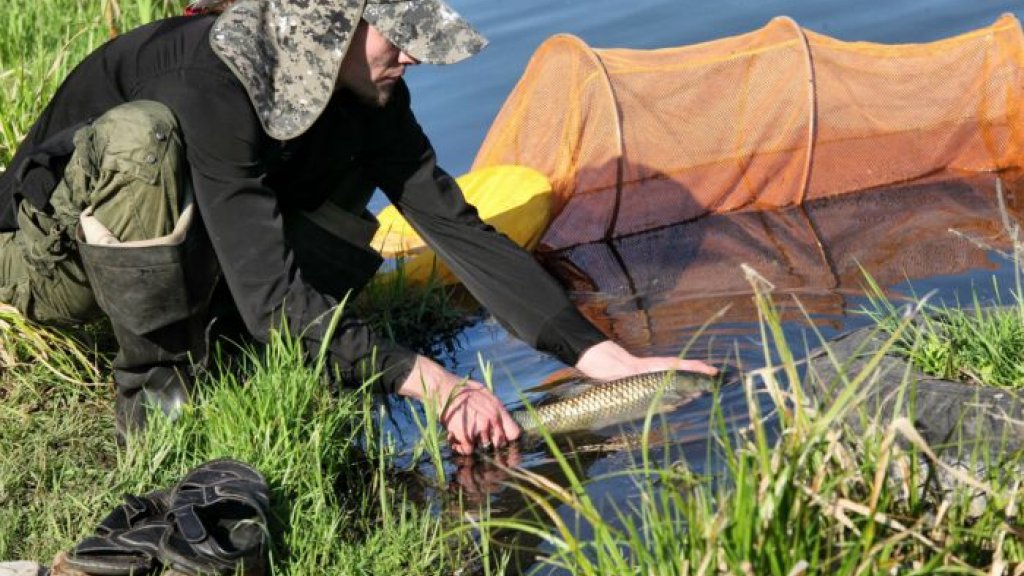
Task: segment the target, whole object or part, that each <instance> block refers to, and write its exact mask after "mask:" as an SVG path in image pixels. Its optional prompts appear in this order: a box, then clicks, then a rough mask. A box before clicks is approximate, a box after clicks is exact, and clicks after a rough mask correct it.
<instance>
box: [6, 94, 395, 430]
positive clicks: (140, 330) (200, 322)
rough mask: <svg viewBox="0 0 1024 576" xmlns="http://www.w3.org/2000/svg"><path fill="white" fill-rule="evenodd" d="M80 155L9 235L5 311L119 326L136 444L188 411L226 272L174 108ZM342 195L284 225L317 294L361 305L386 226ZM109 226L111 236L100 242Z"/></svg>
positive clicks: (104, 137) (141, 107)
mask: <svg viewBox="0 0 1024 576" xmlns="http://www.w3.org/2000/svg"><path fill="white" fill-rule="evenodd" d="M74 143H75V151H74V153H73V154H72V156H71V158H70V160H69V163H68V165H67V168H66V170H65V173H64V175H63V178H62V180H61V181H60V183H59V184H58V186H57V187H56V188H55V190H54V192H53V195H52V196H51V199H50V203H49V205H48V206H47V209H46V210H39V209H37V208H36V207H34V206H33V205H32V204H31V203H30V202H21V204H20V205H19V207H18V225H19V229H18V230H17V231H16V232H9V233H4V234H0V302H5V303H8V304H12V305H14V306H15V307H16V308H17V309H18V310H20V311H21V312H22V313H23V314H24V315H25V316H26V317H28V318H30V319H32V320H35V321H37V322H41V323H46V324H56V325H61V324H75V323H80V322H85V321H89V320H92V319H95V318H97V317H99V316H100V315H101V314H105V315H106V316H108V317H109V318H110V321H111V325H112V327H113V329H114V335H115V337H116V338H117V341H118V344H119V346H120V349H119V351H118V355H117V357H116V358H115V360H114V364H113V368H114V381H115V383H116V385H117V396H116V406H117V408H116V411H117V423H118V435H119V438H121V439H123V438H124V435H125V434H126V433H127V432H129V431H132V430H136V429H140V428H142V427H144V426H145V414H146V407H147V405H149V406H154V407H157V408H159V409H161V410H162V411H163V412H164V413H165V414H168V415H171V416H173V415H175V414H176V413H177V412H178V411H179V409H180V407H181V405H182V404H183V403H184V402H187V401H188V399H189V397H190V394H191V390H192V382H193V374H192V371H193V369H194V368H195V367H196V366H197V365H202V363H203V362H204V361H205V359H206V356H207V347H208V328H209V325H210V322H211V318H210V310H209V307H210V302H211V298H212V294H213V290H214V287H215V286H216V285H217V283H218V281H219V277H220V268H219V265H218V263H217V261H216V258H215V256H214V253H213V249H212V247H211V246H210V243H209V239H208V237H207V235H206V230H205V227H204V226H203V224H202V222H201V220H200V218H199V215H198V213H197V210H196V209H195V206H194V204H193V203H192V201H191V200H192V199H191V182H190V178H189V173H188V166H187V163H186V160H185V155H184V150H183V147H182V143H181V136H180V131H179V129H178V124H177V121H176V119H175V117H174V114H173V113H172V112H171V111H170V110H169V109H168V108H167V107H166V106H164V105H162V104H159V103H156V102H148V101H138V102H131V103H127V104H123V105H121V106H118V107H116V108H113V109H111V110H110V111H108V112H107V113H106V114H104V115H103V116H101V117H100V118H99V119H97V120H96V121H94V122H93V123H92V124H91V125H88V126H86V127H84V128H82V129H80V130H79V131H78V132H77V133H76V134H75V141H74ZM336 188H337V190H335V191H334V194H335V195H336V197H337V198H339V201H338V202H333V201H330V200H329V201H327V202H324V204H323V205H322V206H320V207H319V208H317V209H315V210H313V211H289V212H287V213H285V214H284V223H285V234H286V236H287V237H288V241H289V243H290V245H291V246H292V249H293V250H294V251H295V257H296V261H297V263H298V265H299V267H300V268H302V269H303V273H304V276H306V277H307V281H309V282H310V283H311V284H312V285H313V286H315V287H316V288H317V289H319V290H321V291H322V292H324V293H326V294H330V295H332V296H335V297H337V298H338V299H339V300H340V299H341V298H342V297H344V296H345V295H347V294H349V293H350V292H358V291H359V290H360V289H361V288H362V287H363V285H365V283H366V282H367V281H368V280H369V279H370V278H371V277H372V276H373V274H374V273H375V272H376V270H377V268H378V267H379V266H380V264H381V259H380V256H379V255H378V254H377V253H376V252H374V251H373V250H371V249H369V246H368V245H369V240H370V238H372V236H373V233H374V232H375V229H376V225H377V224H376V219H375V218H373V216H372V215H370V214H369V213H367V212H364V213H363V214H354V213H351V212H348V211H346V210H344V209H342V208H340V207H339V206H340V205H343V203H342V202H341V200H340V199H341V198H344V197H345V196H346V195H347V192H351V190H348V186H347V185H346V184H345V183H337V186H336ZM83 214H84V216H83ZM90 223H91V224H90ZM97 224H98V225H99V229H100V230H102V232H103V235H102V237H100V238H99V239H98V240H97V238H95V237H94V238H87V237H86V235H87V234H86V230H91V231H93V233H94V234H95V230H96V225H97ZM108 242H109V243H108ZM232 307H233V306H232Z"/></svg>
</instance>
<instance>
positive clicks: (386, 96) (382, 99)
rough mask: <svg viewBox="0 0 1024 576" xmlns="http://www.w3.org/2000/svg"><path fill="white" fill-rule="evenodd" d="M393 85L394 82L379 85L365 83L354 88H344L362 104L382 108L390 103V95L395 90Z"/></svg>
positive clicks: (348, 86)
mask: <svg viewBox="0 0 1024 576" xmlns="http://www.w3.org/2000/svg"><path fill="white" fill-rule="evenodd" d="M395 84H396V83H395V82H390V83H387V84H383V85H380V84H374V83H373V82H366V83H360V84H358V85H355V86H350V85H346V86H345V88H346V89H347V90H348V91H349V92H351V93H353V94H355V96H356V98H357V99H358V100H359V101H360V102H362V103H363V104H365V105H367V106H370V107H373V108H383V107H385V106H387V105H388V102H390V101H391V93H392V92H394V90H395Z"/></svg>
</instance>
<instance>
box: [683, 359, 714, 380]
mask: <svg viewBox="0 0 1024 576" xmlns="http://www.w3.org/2000/svg"><path fill="white" fill-rule="evenodd" d="M680 370H686V371H688V372H700V373H702V374H707V375H708V376H716V375H718V368H715V367H714V366H711V365H710V364H705V363H704V362H701V361H700V360H683V361H682V362H681V363H680Z"/></svg>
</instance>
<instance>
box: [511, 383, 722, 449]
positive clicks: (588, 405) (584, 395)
mask: <svg viewBox="0 0 1024 576" xmlns="http://www.w3.org/2000/svg"><path fill="white" fill-rule="evenodd" d="M716 381H717V379H716V378H713V377H711V376H708V375H706V374H701V373H698V372H682V371H664V372H650V373H647V374H637V375H635V376H627V377H625V378H619V379H618V380H611V381H608V382H594V383H593V384H591V385H589V386H588V387H587V388H586V389H585V390H583V391H582V392H580V393H578V394H575V395H573V396H571V397H569V398H564V399H560V400H557V401H554V402H549V403H547V404H544V405H542V406H539V407H537V408H535V409H534V411H533V413H531V412H530V411H529V410H527V409H526V408H521V409H519V410H516V411H514V412H512V419H514V420H515V421H516V424H518V425H519V428H520V429H521V430H522V431H523V433H524V434H527V435H539V434H540V427H541V426H543V427H544V428H545V429H546V430H547V431H548V432H550V433H552V434H558V433H564V432H573V431H579V430H590V429H593V428H596V427H604V426H612V425H615V424H621V423H624V422H628V421H630V420H636V419H639V418H643V417H644V416H645V415H646V414H647V411H648V409H649V408H650V407H651V403H652V402H654V401H655V400H657V401H658V405H657V406H656V407H655V409H654V413H655V414H657V413H661V412H665V411H667V410H671V409H672V408H675V407H678V406H680V405H682V404H684V403H686V402H689V401H690V400H693V399H695V398H697V397H698V396H700V395H701V394H703V393H704V392H707V391H710V390H711V389H712V388H713V387H714V385H715V382H716ZM659 391H661V396H660V397H659V396H658V394H659Z"/></svg>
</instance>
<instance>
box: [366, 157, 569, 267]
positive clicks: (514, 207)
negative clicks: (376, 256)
mask: <svg viewBox="0 0 1024 576" xmlns="http://www.w3.org/2000/svg"><path fill="white" fill-rule="evenodd" d="M456 182H458V183H459V187H460V188H461V189H462V193H463V194H464V195H465V196H466V200H467V201H468V202H469V203H470V204H472V205H474V206H476V209H477V211H478V212H479V214H480V218H481V219H482V220H483V221H484V222H487V223H488V224H490V225H491V226H494V228H495V229H496V230H498V231H499V232H501V233H502V234H504V235H506V236H508V237H509V239H511V240H512V241H513V242H515V243H516V244H518V245H520V246H522V247H523V248H525V249H527V250H533V248H534V247H535V246H536V245H537V243H538V242H539V241H540V238H541V236H543V234H544V231H545V230H547V227H548V223H549V222H550V221H551V210H552V207H553V205H554V198H553V196H552V192H551V183H550V182H548V179H547V177H546V176H544V175H543V174H541V173H540V172H538V171H536V170H534V169H532V168H527V167H526V166H491V167H488V168H482V169H480V170H475V171H473V172H470V173H468V174H465V175H463V176H460V177H459V178H456ZM377 220H378V221H379V222H380V229H379V230H378V231H377V234H376V235H374V237H373V243H372V246H373V247H374V248H375V249H377V250H379V251H380V253H381V255H383V256H384V257H385V258H400V259H402V260H403V263H402V271H401V273H402V276H403V279H404V280H405V281H406V282H413V283H426V282H427V281H428V280H429V279H430V277H431V275H432V274H435V275H436V276H435V279H436V280H437V281H440V282H442V283H443V284H454V283H456V282H458V279H457V278H455V275H454V274H452V273H451V272H450V271H448V269H447V267H445V266H444V264H443V263H441V262H439V261H437V258H436V256H435V254H434V251H433V250H431V249H430V248H429V247H428V246H427V245H426V244H425V243H424V242H423V239H422V238H420V237H419V235H418V234H416V232H415V231H414V230H413V229H412V227H411V226H410V225H409V223H408V222H406V220H405V218H403V217H402V215H401V214H399V213H398V210H396V209H395V207H394V206H388V207H387V208H385V209H384V210H382V211H381V212H380V214H378V215H377ZM435 267H436V272H435ZM394 273H395V272H394V271H391V272H383V273H382V274H384V275H390V274H394Z"/></svg>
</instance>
